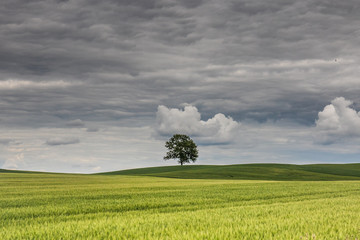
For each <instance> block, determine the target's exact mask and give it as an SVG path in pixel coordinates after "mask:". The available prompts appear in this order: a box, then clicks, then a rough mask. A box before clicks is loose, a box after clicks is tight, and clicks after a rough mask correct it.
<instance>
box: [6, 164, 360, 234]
mask: <svg viewBox="0 0 360 240" xmlns="http://www.w3.org/2000/svg"><path fill="white" fill-rule="evenodd" d="M239 166H241V165H237V167H236V166H235V167H234V166H233V168H232V171H228V172H226V171H225V170H224V171H223V172H220V171H218V173H219V174H218V175H217V176H216V177H217V178H218V179H206V178H209V176H208V175H206V174H205V173H207V174H209V172H210V168H211V166H185V167H188V170H189V171H188V172H187V171H186V170H184V169H182V170H175V169H178V168H179V167H174V168H171V167H170V168H169V167H165V168H150V169H141V170H139V169H138V170H133V171H135V172H133V173H132V174H137V175H140V174H145V175H149V174H155V175H159V172H160V173H163V174H164V173H167V174H170V173H171V172H173V175H171V174H170V175H171V176H169V177H172V178H165V177H152V176H131V175H129V171H127V174H128V175H119V172H118V173H117V174H115V173H112V175H111V174H110V175H107V174H105V175H76V174H49V173H47V174H45V173H44V174H42V173H31V174H30V173H24V172H12V171H1V172H0V192H1V194H0V219H1V221H0V239H344V240H345V239H360V217H359V216H360V180H346V181H344V180H341V181H304V180H305V177H304V176H303V175H299V176H302V177H300V180H301V181H285V180H292V179H291V178H290V177H288V179H285V177H283V179H278V180H281V181H269V180H239V179H240V178H246V177H247V178H250V177H253V179H255V175H251V176H250V177H249V176H248V175H246V174H245V173H247V171H245V170H244V171H243V173H239V172H238V171H235V170H234V169H236V168H240V167H239ZM261 166H262V167H261ZM266 166H267V167H269V171H268V174H267V175H266V173H264V172H263V171H264V169H265V168H266ZM284 166H286V165H281V166H277V167H280V168H281V167H284ZM289 166H290V167H291V166H292V165H289ZM307 166H312V167H308V168H309V169H308V170H304V171H305V172H315V173H316V172H318V175H319V178H318V179H317V180H336V179H337V180H338V179H344V178H346V176H347V177H349V179H353V178H356V177H357V175H356V174H357V172H358V170H357V169H358V168H356V166H358V165H354V166H351V167H349V165H337V166H334V165H324V167H323V168H322V170H321V166H322V165H316V166H315V165H307ZM183 167H184V166H183ZM212 167H214V166H212ZM222 167H224V168H226V166H222ZM227 167H231V166H227ZM246 167H250V166H249V165H246V166H244V168H246ZM258 167H260V170H258V171H259V173H260V172H263V174H262V175H260V176H259V179H262V178H268V177H269V176H270V177H271V176H272V177H274V173H273V172H274V171H275V170H274V171H273V170H270V169H273V168H275V169H277V168H276V166H275V167H274V165H258ZM166 168H168V169H167V170H166ZM294 168H296V166H295V167H294ZM305 168H306V167H305ZM156 169H157V170H156ZM159 169H160V170H159ZM169 169H170V170H173V171H169ZM196 169H197V171H200V170H201V169H203V171H205V170H206V169H207V170H206V171H205V173H204V175H203V176H200V175H201V174H200V173H198V174H197V178H203V179H179V178H180V177H184V178H189V177H190V176H192V175H193V174H194V173H193V172H192V171H193V170H196ZM257 169H259V168H257ZM311 169H312V170H311ZM346 169H348V171H346ZM163 170H166V171H163ZM139 171H140V172H142V173H140V172H139ZM181 171H182V172H183V176H181ZM136 172H137V173H136ZM200 172H201V171H200ZM230 172H231V173H230ZM275 172H276V171H275ZM120 173H122V174H124V172H120ZM235 173H237V174H235ZM253 173H254V172H253ZM254 174H255V173H254ZM324 174H325V175H326V174H327V175H329V179H323V177H324ZM220 175H223V178H230V177H227V176H229V175H232V176H233V177H232V178H239V179H220ZM275 175H276V174H275ZM315 175H316V174H313V175H311V176H312V177H314V176H315ZM244 176H245V177H244ZM266 176H267V177H266ZM279 176H280V175H278V177H277V178H279ZM334 176H338V178H336V177H334ZM339 176H341V177H339ZM292 177H293V178H295V177H294V176H292ZM334 178H336V179H334ZM295 179H296V178H295Z"/></svg>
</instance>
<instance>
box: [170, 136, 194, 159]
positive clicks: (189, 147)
mask: <svg viewBox="0 0 360 240" xmlns="http://www.w3.org/2000/svg"><path fill="white" fill-rule="evenodd" d="M165 147H166V148H167V149H169V151H168V152H167V153H166V156H165V157H164V160H169V159H179V160H178V162H179V163H180V164H181V165H183V164H184V163H189V162H190V161H192V162H195V161H196V159H197V157H198V156H199V155H198V154H199V152H198V150H197V146H196V144H195V143H194V141H193V140H192V139H191V138H190V137H189V136H187V135H183V134H175V135H174V136H172V137H171V138H170V139H169V140H168V141H167V142H166V143H165Z"/></svg>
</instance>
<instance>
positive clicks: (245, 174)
mask: <svg viewBox="0 0 360 240" xmlns="http://www.w3.org/2000/svg"><path fill="white" fill-rule="evenodd" d="M101 174H104V175H136V176H153V177H167V178H185V179H242V180H277V181H334V180H360V164H356V163H355V164H311V165H291V164H241V165H240V164H239V165H185V166H170V167H152V168H138V169H130V170H123V171H116V172H107V173H101Z"/></svg>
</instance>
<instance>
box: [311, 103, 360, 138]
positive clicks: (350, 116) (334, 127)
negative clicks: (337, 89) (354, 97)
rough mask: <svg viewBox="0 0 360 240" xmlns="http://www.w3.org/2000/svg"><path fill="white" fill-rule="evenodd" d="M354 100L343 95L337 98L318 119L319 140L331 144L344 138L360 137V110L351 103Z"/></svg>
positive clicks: (320, 113)
mask: <svg viewBox="0 0 360 240" xmlns="http://www.w3.org/2000/svg"><path fill="white" fill-rule="evenodd" d="M352 104H353V102H351V101H349V100H346V99H345V98H343V97H338V98H335V99H334V100H332V101H331V104H329V105H327V106H326V107H325V108H324V110H323V111H321V112H319V115H318V116H319V118H318V119H317V120H316V130H317V138H318V139H317V140H318V141H319V142H320V143H323V144H331V143H334V142H337V141H340V140H343V139H347V138H353V137H360V112H356V110H354V109H353V108H351V105H352Z"/></svg>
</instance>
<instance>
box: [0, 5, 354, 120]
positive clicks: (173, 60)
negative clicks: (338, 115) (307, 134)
mask: <svg viewBox="0 0 360 240" xmlns="http://www.w3.org/2000/svg"><path fill="white" fill-rule="evenodd" d="M359 6H360V3H359V2H358V1H346V2H345V1H342V2H336V1H331V0H329V1H325V0H322V1H315V0H314V1H288V0H271V1H250V0H249V1H248V0H243V1H230V0H229V1H201V0H198V1H188V0H181V1H180V0H179V1H175V0H136V1H129V0H122V1H82V0H77V1H75V0H74V1H3V2H2V5H1V7H0V22H1V25H0V42H1V44H0V77H1V78H0V81H1V82H0V110H1V114H2V115H1V118H2V121H1V122H0V124H3V125H16V126H18V125H20V126H36V127H43V126H54V127H59V126H63V124H64V122H68V121H72V120H74V119H82V121H85V122H88V121H98V122H102V121H104V122H109V123H110V122H111V123H114V122H116V121H119V122H121V121H123V123H126V124H134V123H137V124H138V125H148V124H151V121H154V118H155V112H156V109H157V107H158V106H159V105H166V106H168V107H176V108H178V107H179V106H180V105H181V104H183V103H189V104H192V105H194V106H196V107H198V109H199V111H200V112H201V113H202V116H203V117H204V119H209V118H211V117H212V116H214V115H215V114H216V113H219V112H221V113H224V114H225V115H229V116H232V117H233V118H234V120H241V121H242V120H251V121H252V120H255V121H259V122H266V121H269V120H270V121H277V120H284V119H287V120H290V121H296V122H300V123H302V124H314V121H315V119H316V118H317V113H318V112H319V111H321V110H322V109H323V108H324V106H326V105H327V104H328V103H329V102H330V101H331V100H332V99H334V98H335V97H339V96H342V97H345V98H346V99H351V100H352V101H354V103H355V106H356V104H360V97H358V94H357V93H358V91H359V89H360V84H359V81H358V77H357V76H359V71H358V70H357V69H358V62H359V57H358V56H360V55H359V54H360V53H359V50H358V49H359V48H358V46H359V44H360V40H359V39H360V38H359V37H360V36H359V34H360V33H359V29H358V26H359V25H360V17H358V14H357V12H358V11H357V10H358V9H359Z"/></svg>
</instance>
